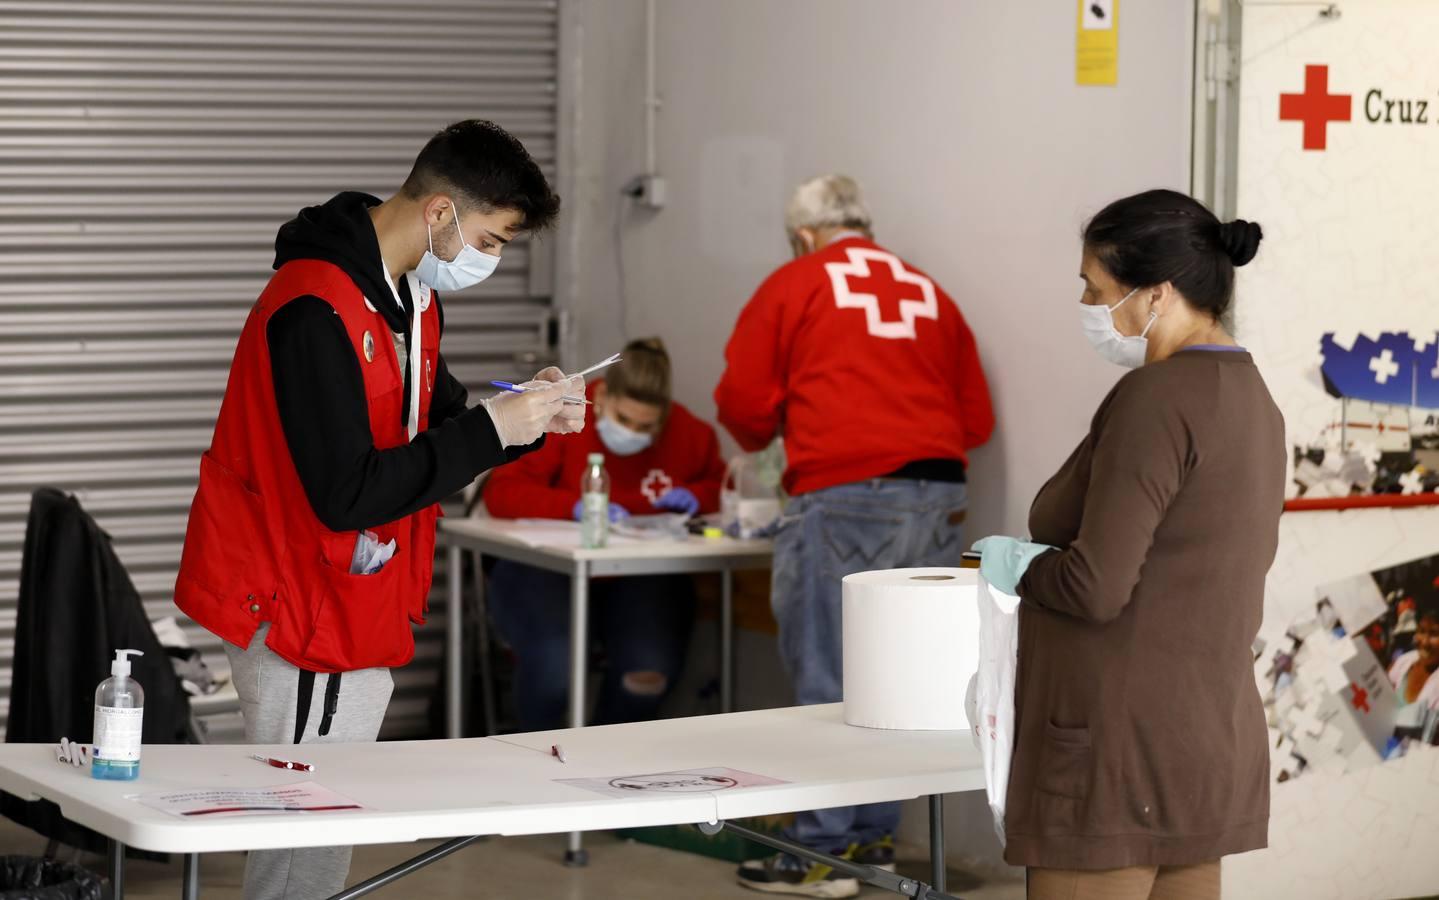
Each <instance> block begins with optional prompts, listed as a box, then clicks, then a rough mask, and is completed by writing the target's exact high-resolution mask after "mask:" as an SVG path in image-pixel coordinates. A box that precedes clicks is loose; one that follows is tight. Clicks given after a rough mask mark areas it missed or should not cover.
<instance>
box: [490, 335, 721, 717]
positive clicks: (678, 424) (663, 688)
mask: <svg viewBox="0 0 1439 900" xmlns="http://www.w3.org/2000/svg"><path fill="white" fill-rule="evenodd" d="M622 356H623V357H624V359H623V361H621V362H620V363H618V364H616V365H614V366H613V367H611V368H610V369H609V370H608V371H607V372H606V377H605V379H604V380H603V381H600V382H598V383H597V384H595V385H593V386H592V387H591V388H590V397H591V399H593V401H594V405H593V406H592V407H591V409H592V411H593V418H594V420H595V421H594V423H593V424H594V427H593V428H589V429H586V430H585V432H584V433H583V434H577V435H574V438H576V439H575V440H570V439H569V438H568V437H563V438H559V439H554V438H551V440H550V441H549V442H548V443H546V444H545V446H544V448H543V449H542V450H539V451H538V452H535V453H532V454H530V455H529V456H526V457H524V458H523V459H521V460H520V461H518V462H517V463H514V464H511V465H509V466H506V467H504V468H502V469H498V470H496V471H495V473H494V474H493V475H492V476H491V477H490V480H489V483H488V484H487V485H486V486H485V506H486V507H487V508H488V509H489V511H490V514H491V515H494V516H500V517H503V518H520V517H543V518H551V519H577V518H579V515H580V505H581V504H580V479H581V478H582V477H583V476H584V472H585V469H586V468H587V460H588V458H589V455H590V454H591V453H603V454H604V455H605V468H606V470H608V472H609V475H610V482H611V486H610V500H611V503H610V519H611V521H617V520H620V519H623V518H625V517H627V516H629V515H630V514H635V515H643V514H654V513H657V512H678V513H686V514H689V515H696V514H699V513H708V512H713V511H714V510H716V509H717V508H718V507H719V490H720V482H721V481H723V480H724V472H725V466H724V461H723V459H722V458H721V457H720V453H719V441H718V440H717V438H716V437H715V431H714V429H713V428H711V427H710V426H709V425H707V424H705V423H704V422H702V421H700V420H699V419H697V418H695V416H694V415H693V414H692V413H691V412H690V411H689V410H687V409H685V408H684V407H683V406H681V405H680V404H678V403H675V402H674V401H673V400H671V399H670V358H669V355H668V354H667V353H666V352H665V349H664V344H662V343H661V342H660V341H659V339H658V338H650V339H648V340H639V341H633V342H631V343H630V344H629V345H628V346H627V347H625V348H624V351H623V353H622ZM590 601H591V612H590V620H591V622H593V623H594V625H593V627H594V628H595V630H596V633H597V635H598V637H599V638H600V640H601V641H602V643H603V646H604V652H605V657H606V660H607V667H606V668H607V673H606V676H605V679H604V682H603V684H602V687H601V689H600V699H599V707H598V709H597V710H596V711H595V715H594V721H595V722H596V723H598V724H611V723H616V722H634V721H640V720H643V719H651V718H654V717H655V716H656V715H657V714H658V712H659V707H660V703H661V701H663V700H664V697H665V695H666V693H668V691H669V689H670V686H671V685H673V684H674V682H675V680H676V679H677V678H678V676H679V674H680V670H681V668H682V667H683V663H684V653H685V646H686V644H687V642H688V641H689V633H690V624H691V621H692V619H693V616H694V588H693V585H692V584H691V582H690V580H689V577H688V576H685V575H659V576H633V577H625V578H609V579H599V580H596V581H595V583H594V586H593V588H592V590H591V592H590ZM490 611H491V613H492V615H493V616H494V619H495V625H496V627H497V628H498V629H499V631H500V634H501V635H503V636H504V638H505V640H506V641H508V642H509V644H510V646H511V647H512V648H514V651H515V657H516V666H517V670H516V672H515V709H516V713H517V716H518V718H519V724H520V726H521V727H522V728H524V729H525V730H527V731H539V730H544V729H548V728H560V727H563V726H564V724H565V719H564V711H565V703H566V700H567V699H568V695H569V677H568V673H569V631H570V582H569V578H567V577H566V576H564V575H560V574H557V573H554V572H546V571H543V570H540V569H535V568H532V567H530V566H526V565H522V564H519V563H511V562H499V563H496V564H495V568H494V571H493V572H492V573H491V575H490Z"/></svg>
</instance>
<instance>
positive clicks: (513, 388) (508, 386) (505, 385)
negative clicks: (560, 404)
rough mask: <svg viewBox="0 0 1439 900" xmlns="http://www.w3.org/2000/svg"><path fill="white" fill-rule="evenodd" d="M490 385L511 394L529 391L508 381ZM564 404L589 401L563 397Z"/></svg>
mask: <svg viewBox="0 0 1439 900" xmlns="http://www.w3.org/2000/svg"><path fill="white" fill-rule="evenodd" d="M490 384H492V385H494V386H495V387H497V388H499V389H500V390H502V391H509V392H510V393H511V394H523V393H525V392H526V391H528V390H529V388H527V387H525V386H524V385H522V384H514V383H512V382H509V381H491V382H490ZM565 402H566V403H589V402H590V401H588V400H586V399H585V398H583V397H565Z"/></svg>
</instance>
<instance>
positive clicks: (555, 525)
mask: <svg viewBox="0 0 1439 900" xmlns="http://www.w3.org/2000/svg"><path fill="white" fill-rule="evenodd" d="M505 534H506V536H508V537H512V538H514V539H515V540H517V541H521V542H523V543H525V544H527V545H528V546H531V547H563V548H571V547H573V548H579V547H580V546H581V543H582V542H581V540H580V523H579V522H570V521H567V520H565V519H512V520H510V521H507V522H505ZM632 541H633V539H632V538H626V537H624V536H623V535H618V534H615V533H614V532H613V531H611V533H610V543H611V544H626V543H631V542H632Z"/></svg>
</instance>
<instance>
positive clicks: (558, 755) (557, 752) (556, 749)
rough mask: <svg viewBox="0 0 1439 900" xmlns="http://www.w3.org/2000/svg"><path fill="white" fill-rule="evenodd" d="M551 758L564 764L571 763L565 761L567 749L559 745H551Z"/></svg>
mask: <svg viewBox="0 0 1439 900" xmlns="http://www.w3.org/2000/svg"><path fill="white" fill-rule="evenodd" d="M550 756H553V757H554V758H555V759H557V760H559V761H560V762H562V763H567V762H569V760H568V759H565V748H563V747H561V746H560V745H559V744H551V745H550Z"/></svg>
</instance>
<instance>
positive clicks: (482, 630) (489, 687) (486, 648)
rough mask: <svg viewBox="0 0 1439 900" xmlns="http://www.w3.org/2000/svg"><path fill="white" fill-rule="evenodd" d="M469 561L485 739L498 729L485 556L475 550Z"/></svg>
mask: <svg viewBox="0 0 1439 900" xmlns="http://www.w3.org/2000/svg"><path fill="white" fill-rule="evenodd" d="M470 561H471V563H472V564H473V565H474V567H475V636H476V637H477V638H478V639H479V644H480V658H479V664H480V694H481V697H480V702H481V703H483V704H484V705H485V737H493V736H494V735H495V734H497V733H498V732H499V730H500V728H499V714H498V711H497V710H496V708H495V672H494V662H493V661H492V660H491V659H490V614H489V609H488V607H487V606H486V605H485V601H486V597H485V565H484V563H485V555H484V554H483V553H481V552H480V551H478V550H476V551H474V552H473V553H471V554H470Z"/></svg>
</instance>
